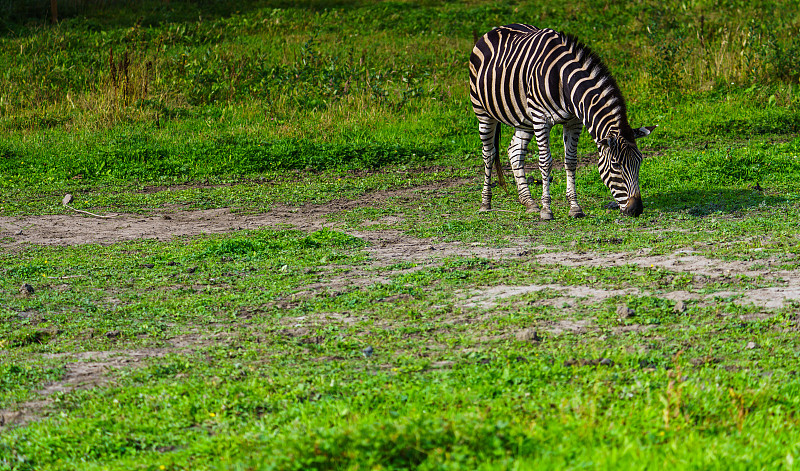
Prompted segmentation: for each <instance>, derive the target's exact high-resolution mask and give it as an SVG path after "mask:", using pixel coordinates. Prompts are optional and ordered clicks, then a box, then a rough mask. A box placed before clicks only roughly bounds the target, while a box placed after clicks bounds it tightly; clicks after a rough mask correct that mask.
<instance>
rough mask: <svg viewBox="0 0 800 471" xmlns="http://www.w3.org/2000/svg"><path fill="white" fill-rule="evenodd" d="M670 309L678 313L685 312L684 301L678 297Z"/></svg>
mask: <svg viewBox="0 0 800 471" xmlns="http://www.w3.org/2000/svg"><path fill="white" fill-rule="evenodd" d="M672 310H673V311H675V312H677V313H678V314H680V313H682V312H686V303H685V302H683V301H682V300H680V299H679V300H678V301H677V302H675V306H673V307H672Z"/></svg>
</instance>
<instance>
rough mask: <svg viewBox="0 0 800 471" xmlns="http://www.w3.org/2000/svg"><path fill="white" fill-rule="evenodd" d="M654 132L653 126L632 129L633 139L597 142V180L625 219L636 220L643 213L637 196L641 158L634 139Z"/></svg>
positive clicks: (639, 195)
mask: <svg viewBox="0 0 800 471" xmlns="http://www.w3.org/2000/svg"><path fill="white" fill-rule="evenodd" d="M653 129H655V126H652V127H643V128H639V129H634V130H633V137H634V139H627V138H625V137H622V136H621V135H618V134H612V135H610V136H607V137H606V138H604V139H601V140H600V141H599V142H598V149H599V151H600V162H599V164H598V167H599V169H600V178H601V179H602V180H603V183H605V184H606V186H607V187H608V188H609V189H610V190H611V194H612V195H613V196H614V199H615V200H616V202H617V203H618V204H619V208H620V211H622V213H623V214H625V215H626V216H633V217H637V216H639V215H640V214H642V211H643V210H644V206H643V205H642V195H641V194H640V193H639V167H640V166H641V165H642V159H643V158H644V157H643V156H642V153H641V152H640V151H639V148H638V147H636V139H638V138H640V137H644V136H647V135H648V134H650V132H651V131H652V130H653Z"/></svg>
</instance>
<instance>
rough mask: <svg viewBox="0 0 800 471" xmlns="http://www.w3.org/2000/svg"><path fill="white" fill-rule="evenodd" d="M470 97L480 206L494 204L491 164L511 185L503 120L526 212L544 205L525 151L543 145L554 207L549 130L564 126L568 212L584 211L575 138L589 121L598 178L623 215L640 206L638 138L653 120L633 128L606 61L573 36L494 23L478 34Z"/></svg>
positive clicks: (544, 214) (548, 215) (545, 212)
mask: <svg viewBox="0 0 800 471" xmlns="http://www.w3.org/2000/svg"><path fill="white" fill-rule="evenodd" d="M469 72H470V101H471V102H472V107H473V110H474V111H475V115H476V117H477V118H478V127H479V131H480V136H481V142H482V144H483V160H484V180H483V191H482V192H481V206H480V211H489V210H491V208H492V203H491V200H492V189H491V186H490V184H491V176H492V166H493V165H494V168H495V169H496V171H497V180H498V183H499V185H500V186H501V187H503V188H506V182H505V179H504V177H503V172H502V167H501V166H500V158H499V155H498V154H499V152H498V149H499V147H500V124H501V123H502V124H506V125H508V126H513V127H514V129H515V130H514V135H513V137H512V139H511V144H510V145H509V147H508V155H509V159H510V160H511V169H512V172H513V174H514V180H515V182H516V186H517V193H518V196H519V201H520V203H522V204H523V205H525V207H526V208H527V211H528V212H535V211H537V210H538V209H539V208H538V207H537V205H536V203H535V202H534V201H533V199H532V198H531V193H530V190H529V189H528V181H527V180H526V177H525V154H526V153H527V148H528V144H529V143H530V141H531V139H532V138H533V137H535V138H536V145H537V147H538V148H539V170H540V171H541V174H542V207H541V211H540V212H539V216H540V218H541V219H543V220H550V219H553V212H552V210H551V209H550V202H551V199H550V171H551V168H552V164H553V160H552V158H551V156H550V129H551V128H552V127H553V125H555V124H562V125H563V127H564V131H563V135H564V163H565V165H564V167H565V169H566V176H567V201H568V202H569V206H570V210H569V215H570V216H571V217H573V218H579V217H583V216H584V212H583V209H582V208H581V206H580V205H579V204H578V198H577V193H576V191H575V171H576V169H577V164H578V157H577V147H578V137H579V136H580V133H581V131H582V130H583V127H584V126H586V128H587V130H588V132H589V134H590V135H591V136H592V138H593V139H594V141H595V143H596V144H597V148H598V151H599V154H600V158H599V164H598V167H599V170H600V177H601V179H602V181H603V183H605V185H606V186H607V187H608V188H609V189H610V190H611V193H612V195H613V197H614V199H615V200H616V203H617V204H618V205H619V208H620V210H621V211H622V213H623V214H625V215H628V216H639V215H640V214H641V213H642V211H643V209H644V208H643V205H642V198H641V195H640V192H639V167H640V166H641V163H642V153H641V152H640V151H639V149H638V148H637V147H636V139H638V138H640V137H644V136H646V135H648V134H650V132H651V131H652V130H653V129H655V126H650V127H642V128H638V129H632V128H631V127H630V125H629V124H628V117H627V109H626V106H625V100H624V98H623V97H622V93H621V92H620V90H619V87H618V86H617V83H616V81H615V80H614V78H613V77H612V76H611V73H610V72H609V71H608V69H607V68H606V66H605V65H604V64H603V63H602V62H601V61H600V59H599V58H598V57H597V55H595V54H594V53H593V52H592V51H591V50H590V49H589V48H588V47H587V46H586V45H584V44H583V43H581V42H580V41H578V39H576V38H575V37H574V36H572V35H569V34H564V33H559V32H557V31H554V30H552V29H539V28H536V27H534V26H530V25H524V24H512V25H507V26H501V27H499V28H495V29H493V30H492V31H490V32H488V33H486V34H485V35H484V36H483V37H481V38H480V39H478V41H477V42H476V43H475V47H474V48H473V49H472V55H471V56H470V60H469Z"/></svg>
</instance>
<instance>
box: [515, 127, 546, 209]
mask: <svg viewBox="0 0 800 471" xmlns="http://www.w3.org/2000/svg"><path fill="white" fill-rule="evenodd" d="M532 137H533V136H532V135H531V133H530V132H529V131H527V130H524V129H519V128H517V130H516V131H514V137H512V138H511V143H510V144H509V146H508V157H509V159H510V160H511V170H512V171H513V172H514V181H515V182H516V184H517V193H518V194H519V202H520V203H522V204H523V205H525V207H526V208H527V210H528V212H529V213H532V212H535V211H537V210H538V209H539V207H538V206H536V203H535V202H534V201H533V198H531V191H530V188H528V180H527V179H526V177H525V154H527V153H528V143H530V142H531V138H532Z"/></svg>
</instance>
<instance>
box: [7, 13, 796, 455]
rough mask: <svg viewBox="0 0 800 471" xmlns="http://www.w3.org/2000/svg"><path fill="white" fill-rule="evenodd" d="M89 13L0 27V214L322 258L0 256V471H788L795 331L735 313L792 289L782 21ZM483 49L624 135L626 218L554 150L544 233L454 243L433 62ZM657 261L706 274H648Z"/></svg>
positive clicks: (448, 98) (445, 63)
mask: <svg viewBox="0 0 800 471" xmlns="http://www.w3.org/2000/svg"><path fill="white" fill-rule="evenodd" d="M95 3H97V4H95ZM100 3H102V5H101V4H100ZM100 3H98V2H77V1H71V0H62V1H61V2H59V13H60V22H59V23H58V24H57V25H50V24H48V21H49V17H48V14H49V12H48V10H47V9H46V5H43V6H30V5H27V2H16V1H10V2H6V3H5V4H3V5H0V11H2V13H3V14H2V15H0V17H1V18H2V19H0V26H2V27H3V28H2V32H0V65H1V66H2V67H1V68H0V70H3V71H4V72H3V74H0V131H1V132H0V217H4V218H14V219H13V220H15V221H18V220H23V221H24V220H25V218H29V217H33V216H41V215H52V214H71V213H70V212H69V210H68V209H66V208H64V207H63V206H62V205H61V199H62V197H63V196H64V194H66V193H71V194H73V195H74V196H75V203H74V206H75V207H76V208H78V209H84V210H89V211H94V212H103V213H136V214H138V215H141V216H143V217H144V216H149V215H153V214H162V213H164V212H165V211H166V210H167V209H168V210H170V211H173V210H175V211H191V210H199V209H212V208H231V210H232V211H235V212H239V213H251V214H257V213H263V212H268V211H270V210H271V209H273V208H276V207H285V206H289V207H293V208H295V209H297V211H298V213H297V214H298V217H300V216H303V215H304V209H306V208H309V207H311V208H315V209H320V210H321V209H325V210H324V211H322V215H321V216H320V219H319V221H317V222H319V223H324V224H325V227H326V228H325V229H320V230H308V231H304V230H299V229H297V228H292V227H288V226H287V227H266V228H262V229H257V230H231V231H230V232H229V233H226V234H222V235H195V236H183V237H180V238H176V239H173V240H168V241H158V240H133V241H121V242H117V243H113V244H111V245H80V246H64V247H61V246H35V245H14V242H15V240H16V235H15V234H14V233H13V231H11V232H9V231H8V230H7V229H6V228H5V227H2V230H3V231H4V232H3V237H2V238H1V239H0V243H1V244H3V246H2V247H3V248H2V249H0V353H2V355H0V357H1V358H2V359H0V416H2V417H12V416H13V414H14V413H15V411H17V410H23V411H27V413H28V414H29V416H28V417H27V422H26V423H25V424H23V425H17V426H13V425H12V426H10V427H6V426H3V425H2V424H0V427H2V434H0V469H3V470H5V469H8V470H33V469H36V470H39V469H98V470H99V469H141V470H161V469H176V470H177V469H230V470H238V469H529V468H537V469H538V468H542V469H576V468H594V469H609V468H612V469H662V468H664V467H666V466H670V467H673V468H676V469H696V468H724V469H753V468H770V469H797V467H798V464H797V463H798V462H800V461H798V460H800V445H798V443H800V432H799V431H798V430H800V428H799V427H798V426H799V425H800V424H798V417H800V379H798V375H797V364H798V361H799V360H800V350H798V346H797V342H796V332H797V329H798V315H799V313H800V303H798V301H796V300H794V301H792V300H789V301H787V302H785V303H784V304H783V306H782V307H776V308H765V307H761V306H759V305H757V304H754V303H752V302H747V300H748V299H750V298H748V297H747V296H748V295H749V294H752V293H755V292H768V291H767V290H778V289H785V288H787V287H792V286H796V282H797V276H796V274H797V269H798V263H800V262H799V261H800V237H799V236H798V229H797V228H798V223H799V222H800V213H799V212H798V211H799V209H798V208H800V183H798V182H800V139H798V137H797V133H798V130H799V129H800V119H798V113H797V106H798V102H799V101H800V86H799V85H798V78H799V77H798V72H797V71H798V70H800V67H798V57H800V55H798V51H800V44H799V43H798V39H797V38H798V37H800V36H798V34H797V28H798V26H799V24H798V22H797V19H796V18H795V16H796V15H794V16H793V15H790V14H786V6H785V5H784V4H782V3H774V2H769V1H766V0H764V1H758V2H727V3H726V4H724V5H722V4H719V3H718V2H707V1H696V2H688V3H686V2H683V3H681V2H674V1H667V2H666V3H665V2H649V1H648V2H644V3H641V4H637V5H627V4H626V5H623V4H619V5H616V4H611V3H610V4H608V5H605V4H597V2H582V1H579V2H577V3H575V2H572V3H569V4H564V3H563V2H523V3H518V2H499V3H498V2H483V1H479V2H464V3H453V2H436V1H421V2H417V1H397V2H381V3H374V2H358V1H356V2H329V1H325V0H319V1H307V2H299V3H298V2H281V1H263V2H261V1H252V2H250V1H248V2H223V3H220V2H208V1H205V0H201V1H192V2H189V1H177V0H173V1H171V2H162V1H155V0H154V1H146V2H134V3H135V4H134V3H131V2H100ZM612 3H613V2H612ZM513 22H528V23H532V24H535V25H537V26H542V27H552V28H555V29H559V30H564V31H567V32H570V33H573V34H575V35H577V36H578V37H579V38H581V39H582V40H583V41H584V42H586V43H587V44H589V45H590V46H591V47H592V49H593V50H595V51H596V52H597V53H598V54H599V55H600V56H601V57H602V58H603V60H604V61H605V62H606V63H607V65H608V66H609V68H610V69H611V70H612V71H613V72H614V74H615V76H616V77H617V80H618V82H619V84H620V86H621V88H622V90H623V93H624V95H625V97H626V99H627V102H628V104H629V116H630V117H631V119H632V122H631V124H632V125H635V126H642V125H658V128H657V129H656V131H655V132H654V133H653V134H652V135H651V136H649V137H648V138H647V139H643V140H641V141H640V143H639V144H640V147H641V148H642V150H643V151H644V153H645V155H646V157H647V158H646V160H645V161H644V163H643V166H642V170H641V188H642V195H643V200H644V204H645V212H644V214H643V215H642V216H641V217H640V218H637V219H629V218H623V217H621V216H620V215H619V212H618V211H610V210H607V209H605V207H604V206H605V205H606V204H607V203H608V202H609V201H610V193H609V191H608V189H607V188H606V187H605V186H603V184H602V182H601V181H600V178H599V175H598V172H597V170H596V163H595V159H596V147H595V146H594V144H593V142H592V141H591V139H590V138H589V137H588V136H587V135H586V134H585V133H584V135H583V136H582V137H581V140H580V143H579V157H580V158H581V161H582V162H583V163H585V164H586V165H585V166H582V167H581V168H580V169H579V171H578V178H577V179H578V193H579V198H580V202H581V204H582V206H583V207H584V209H585V211H586V213H587V215H588V217H586V218H584V219H579V220H570V219H568V218H567V216H566V214H567V210H568V208H567V205H566V202H565V197H564V193H565V178H564V172H563V169H558V168H557V169H556V171H555V172H554V181H553V183H552V185H551V191H552V194H553V196H554V202H553V209H554V213H555V216H556V220H555V221H550V222H548V223H545V222H542V221H539V220H538V218H536V217H532V216H531V215H528V214H526V213H525V212H524V211H523V208H522V206H521V205H520V204H519V203H518V201H517V199H516V196H515V194H514V193H513V190H512V193H511V194H506V193H504V192H502V191H499V190H498V191H495V192H494V193H495V194H494V199H493V204H494V207H495V208H496V209H501V210H503V211H499V212H491V213H477V209H478V206H479V200H480V185H481V179H480V177H479V175H480V174H481V168H482V163H481V158H480V155H479V152H480V143H479V140H478V138H477V129H476V126H475V120H474V116H473V114H472V111H471V109H470V106H469V100H468V95H467V61H468V58H469V53H470V48H471V44H472V41H473V35H474V34H482V33H483V32H485V31H487V30H488V29H490V28H491V27H493V26H497V25H501V24H507V23H513ZM126 58H127V59H126ZM553 132H554V134H553V136H552V139H551V141H552V142H553V151H554V154H555V156H556V157H555V160H556V162H558V160H559V158H558V155H560V153H561V152H563V151H562V150H561V149H560V148H559V147H560V146H559V144H558V143H559V142H560V136H559V135H558V133H559V132H560V129H555V130H554V131H553ZM509 134H510V132H508V130H504V145H505V143H506V142H507V141H508V139H509ZM535 173H538V172H534V175H535ZM537 191H538V187H536V186H533V185H532V192H533V193H534V194H535V193H536V192H537ZM342 203H346V204H342ZM323 205H328V206H323ZM337 205H338V206H337ZM75 217H79V216H77V215H76V216H75ZM16 218H20V219H16ZM4 221H9V222H10V221H12V219H5V220H4ZM27 221H33V219H27ZM31 224H33V223H31ZM15 227H16V226H15ZM316 227H319V226H316ZM24 231H25V232H32V231H36V227H35V226H34V225H29V226H25V228H24ZM396 237H402V238H403V241H404V242H405V243H407V244H408V247H410V248H408V249H407V251H406V252H404V253H402V254H397V255H394V256H387V255H381V253H382V252H381V250H382V249H384V248H385V245H391V240H393V238H396ZM369 240H373V241H374V240H377V242H372V243H371V242H369ZM387 241H388V242H387ZM428 246H430V247H433V248H434V250H430V249H428V248H427V247H428ZM412 249H413V250H412ZM415 250H416V251H415ZM445 250H452V251H451V252H445ZM503 250H505V251H506V252H502V251H503ZM687 250H688V251H691V255H692V256H695V257H704V258H705V259H708V260H710V262H709V263H710V264H712V266H718V267H734V269H733V271H731V270H728V271H725V270H723V269H722V268H720V269H719V270H718V272H715V271H714V270H713V269H711V268H709V269H708V270H707V272H704V273H698V272H693V271H692V270H690V269H682V268H681V267H680V265H675V266H671V267H665V266H664V265H663V264H659V262H658V260H659V259H658V257H665V258H666V257H675V258H679V256H678V255H676V253H677V252H678V251H687ZM440 252H441V253H440ZM564 252H569V253H573V254H575V255H576V256H582V257H586V258H585V260H586V263H584V264H583V265H581V264H576V265H574V266H573V265H567V264H563V263H557V262H556V259H557V257H558V256H559V255H560V254H561V255H563V253H564ZM602 257H607V259H609V260H616V259H617V258H619V260H622V261H623V262H624V263H620V264H616V265H613V266H611V265H604V264H602V263H600V264H598V263H591V260H593V259H598V258H602ZM637 257H638V258H637ZM642 257H652V260H654V262H653V264H652V265H649V266H648V265H647V264H642V263H637V260H642ZM714 264H716V265H714ZM742 267H748V268H747V269H746V272H744V271H741V270H745V269H744V268H742ZM740 271H741V272H740ZM26 283H27V284H29V285H31V286H32V287H33V288H34V293H33V294H29V295H26V294H24V293H21V292H20V286H22V285H23V284H26ZM513 289H519V292H518V293H516V294H515V292H514V291H513ZM504 290H505V291H504ZM612 290H615V291H613V292H612ZM759 290H760V291H759ZM580 292H582V293H584V294H582V295H578V294H574V295H573V294H569V293H580ZM776 292H777V291H776ZM487 293H489V294H488V295H487ZM491 293H503V294H494V295H492V294H491ZM678 301H680V302H681V303H683V307H682V308H678V306H679V303H678ZM623 305H624V306H625V307H628V308H630V309H633V311H634V315H632V316H628V317H624V318H623V317H621V316H620V314H618V312H617V309H618V307H620V306H623ZM534 331H535V332H536V334H535V335H533V334H532V332H534ZM367 347H371V348H372V354H368V353H365V349H366V348H367ZM367 351H368V350H367ZM87 369H88V370H92V371H95V373H94V376H91V378H90V379H87V378H88V376H87V377H81V376H80V372H82V371H83V372H85V371H86V370H87ZM82 378H83V379H82ZM43 392H47V393H48V395H46V396H44V395H43V394H42V393H43Z"/></svg>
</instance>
